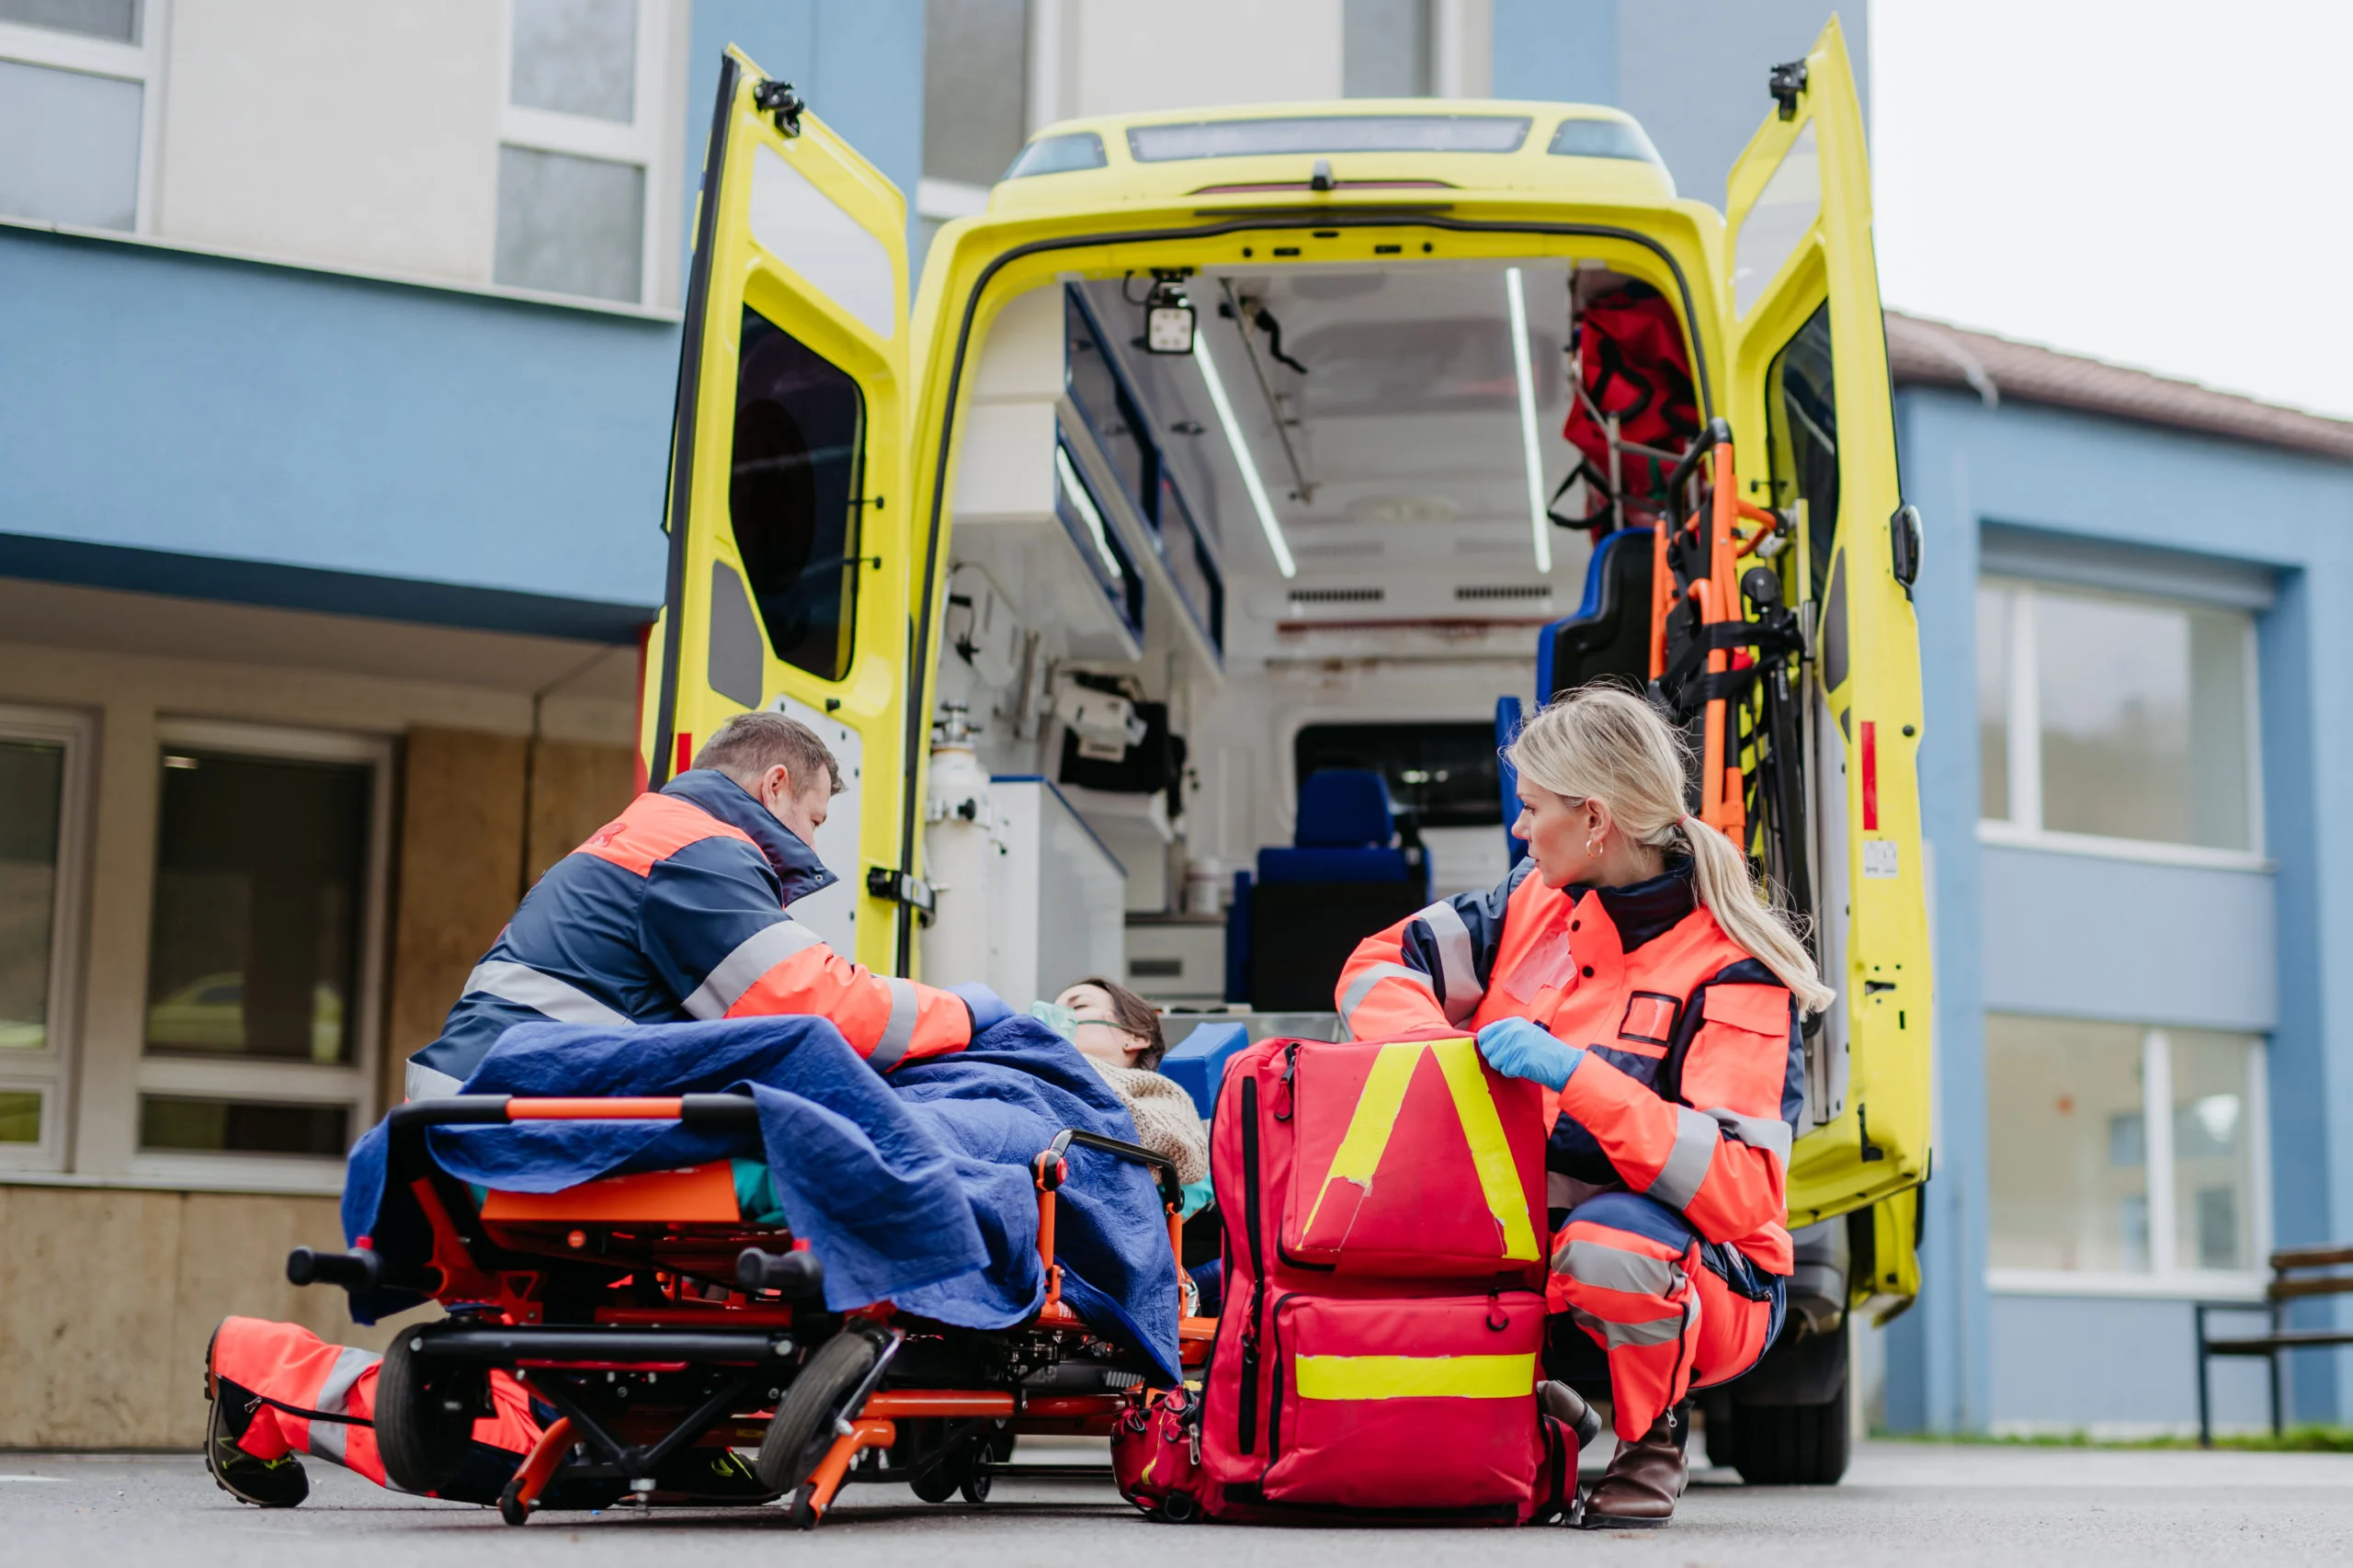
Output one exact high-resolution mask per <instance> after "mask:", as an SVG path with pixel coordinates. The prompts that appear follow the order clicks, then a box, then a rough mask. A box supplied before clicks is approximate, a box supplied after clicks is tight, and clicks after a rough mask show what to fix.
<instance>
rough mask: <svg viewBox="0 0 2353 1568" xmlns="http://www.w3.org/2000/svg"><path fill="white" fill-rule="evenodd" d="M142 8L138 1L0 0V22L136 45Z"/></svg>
mask: <svg viewBox="0 0 2353 1568" xmlns="http://www.w3.org/2000/svg"><path fill="white" fill-rule="evenodd" d="M143 8H144V7H142V6H141V5H140V0H0V22H21V23H22V24H24V25H25V26H26V27H28V28H54V29H55V30H57V31H59V32H62V33H85V34H87V35H88V36H89V37H91V38H103V39H111V40H114V41H115V42H117V43H137V42H138V41H139V21H140V16H139V14H140V12H141V11H142V9H143Z"/></svg>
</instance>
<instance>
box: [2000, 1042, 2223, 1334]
mask: <svg viewBox="0 0 2353 1568" xmlns="http://www.w3.org/2000/svg"><path fill="white" fill-rule="evenodd" d="M1985 1085H1986V1100H1987V1116H1986V1123H1987V1133H1986V1167H1985V1168H1986V1173H1987V1186H1988V1189H1989V1190H1988V1196H1989V1198H1990V1199H1991V1212H1990V1216H1989V1221H1988V1240H1987V1261H1988V1263H1989V1264H1990V1266H1991V1267H1993V1269H1994V1270H1995V1272H1996V1279H1995V1283H1996V1284H1997V1285H1999V1284H2031V1283H2035V1282H2037V1281H2039V1280H2040V1279H2043V1278H2050V1277H2053V1276H2064V1277H2067V1278H2071V1279H2080V1278H2081V1277H2086V1276H2090V1277H2100V1276H2107V1277H2112V1278H2115V1279H2116V1280H2117V1281H2118V1282H2119V1283H2120V1284H2122V1285H2125V1286H2127V1287H2128V1288H2129V1287H2132V1286H2140V1287H2144V1288H2145V1287H2147V1286H2149V1285H2152V1284H2155V1285H2159V1286H2162V1285H2163V1283H2164V1282H2165V1280H2167V1279H2172V1278H2182V1279H2183V1281H2184V1283H2186V1284H2188V1285H2192V1286H2194V1285H2195V1283H2196V1281H2195V1280H2194V1279H2193V1278H2188V1277H2195V1276H2200V1275H2213V1274H2237V1275H2250V1274H2252V1273H2253V1272H2254V1271H2255V1270H2256V1268H2257V1267H2258V1266H2259V1264H2260V1261H2261V1259H2262V1257H2263V1256H2264V1254H2265V1251H2266V1249H2267V1247H2268V1235H2267V1232H2268V1229H2269V1222H2268V1212H2267V1208H2268V1206H2267V1203H2266V1201H2265V1192H2264V1187H2263V1181H2264V1166H2265V1159H2266V1155H2265V1143H2266V1132H2267V1127H2266V1117H2265V1114H2264V1103H2265V1096H2264V1046H2263V1041H2262V1040H2260V1039H2259V1038H2257V1037H2256V1036H2252V1035H2237V1034H2218V1033H2213V1032H2211V1031H2207V1030H2200V1029H2177V1028H2144V1027H2143V1026H2141V1025H2138V1024H2122V1023H2099V1022H2087V1021H2083V1020H2075V1019H2060V1018H2036V1017H2018V1016H2015V1015H2009V1014H1998V1013H1997V1014H1992V1015H1989V1016H1988V1017H1986V1019H1985ZM2091 1282H2092V1283H2097V1278H2094V1279H2093V1280H2092V1281H2091Z"/></svg>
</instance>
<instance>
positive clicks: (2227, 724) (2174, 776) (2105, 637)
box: [2034, 589, 2250, 849]
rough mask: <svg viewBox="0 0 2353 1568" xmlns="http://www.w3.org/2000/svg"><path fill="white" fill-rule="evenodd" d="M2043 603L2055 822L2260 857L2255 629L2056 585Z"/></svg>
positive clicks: (2046, 808) (2050, 815) (2051, 823)
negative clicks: (2250, 671)
mask: <svg viewBox="0 0 2353 1568" xmlns="http://www.w3.org/2000/svg"><path fill="white" fill-rule="evenodd" d="M2034 603H2035V633H2036V644H2037V647H2036V656H2037V660H2038V663H2039V666H2040V667H2039V669H2038V671H2037V683H2036V684H2037V687H2038V689H2039V690H2040V694H2041V706H2042V821H2043V825H2044V826H2046V827H2049V828H2051V829H2052V830H2053V831H2057V832H2065V833H2091V834H2101V835H2108V836H2110V837H2116V838H2143V839H2154V840H2156V841H2158V842H2160V843H2165V844H2199V845H2206V846H2211V847H2214V848H2218V849H2244V848H2246V847H2248V846H2249V826H2250V824H2249V820H2248V817H2249V813H2248V811H2247V756H2246V717H2247V716H2246V669H2245V648H2246V641H2247V639H2246V625H2247V622H2246V619H2245V617H2244V616H2239V615H2234V614H2232V613H2230V612H2229V611H2225V610H2210V609H2202V608H2191V607H2188V606H2182V605H2166V604H2157V603H2152V602H2148V601H2143V600H2134V599H2122V598H2103V597H2093V596H2090V595H2077V594H2065V593H2055V592H2052V591H2051V590H2048V589H2043V590H2039V591H2038V592H2037V593H2036V595H2035V599H2034Z"/></svg>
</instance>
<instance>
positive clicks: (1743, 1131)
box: [1338, 859, 1805, 1274]
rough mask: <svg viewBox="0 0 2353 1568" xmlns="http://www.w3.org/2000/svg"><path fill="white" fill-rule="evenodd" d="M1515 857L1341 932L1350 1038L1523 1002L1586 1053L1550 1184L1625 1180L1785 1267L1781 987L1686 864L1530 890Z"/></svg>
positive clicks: (1476, 1015)
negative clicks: (1380, 922) (1510, 865)
mask: <svg viewBox="0 0 2353 1568" xmlns="http://www.w3.org/2000/svg"><path fill="white" fill-rule="evenodd" d="M1533 872H1534V862H1532V861H1529V860H1525V859H1523V860H1522V861H1520V863H1519V864H1518V866H1517V867H1515V868H1514V869H1513V870H1512V874H1511V875H1510V876H1509V877H1507V878H1506V879H1505V881H1503V882H1502V884H1501V885H1499V886H1497V887H1495V889H1493V890H1491V891H1489V892H1483V893H1462V894H1459V895H1457V896H1456V897H1454V898H1451V899H1442V900H1440V901H1439V902H1438V903H1433V904H1431V905H1430V906H1429V907H1428V908H1427V909H1424V910H1422V911H1420V912H1419V913H1418V914H1415V915H1409V916H1408V917H1406V918H1405V919H1404V920H1401V921H1399V922H1398V923H1397V924H1396V925H1394V926H1390V927H1389V928H1388V929H1386V930H1384V931H1381V932H1378V933H1376V934H1375V935H1373V936H1370V937H1366V938H1365V939H1364V941H1363V942H1361V943H1360V944H1358V948H1357V950H1356V952H1355V953H1354V954H1353V955H1351V956H1350V958H1349V960H1348V961H1347V966H1346V967H1345V968H1343V969H1342V970H1341V971H1340V983H1339V990H1338V1001H1339V1009H1340V1015H1341V1017H1342V1019H1343V1020H1344V1021H1345V1022H1346V1023H1347V1027H1348V1029H1349V1031H1350V1032H1351V1033H1352V1034H1353V1035H1354V1036H1355V1037H1356V1038H1357V1039H1359V1040H1364V1039H1388V1038H1392V1037H1396V1036H1409V1035H1414V1034H1428V1035H1445V1034H1461V1033H1466V1032H1475V1031H1476V1030H1478V1029H1479V1028H1482V1027H1483V1026H1484V1025H1487V1024H1490V1023H1493V1022H1495V1020H1496V1019H1498V1018H1513V1017H1517V1018H1526V1019H1529V1021H1530V1022H1533V1023H1536V1024H1539V1025H1540V1026H1542V1027H1543V1028H1546V1029H1548V1030H1550V1031H1551V1032H1552V1035H1553V1036H1554V1037H1555V1038H1557V1039H1559V1040H1562V1041H1563V1042H1564V1043H1566V1044H1569V1045H1574V1046H1582V1047H1584V1048H1585V1051H1586V1056H1585V1058H1584V1060H1583V1061H1582V1062H1579V1063H1578V1065H1577V1068H1576V1070H1575V1071H1574V1073H1572V1074H1570V1075H1569V1081H1568V1085H1567V1087H1566V1088H1564V1089H1563V1091H1562V1092H1561V1095H1560V1108H1559V1114H1558V1118H1557V1119H1556V1120H1555V1121H1554V1122H1553V1124H1552V1136H1551V1139H1550V1142H1548V1144H1547V1146H1546V1151H1545V1165H1546V1168H1547V1170H1548V1172H1549V1173H1551V1174H1552V1176H1553V1178H1554V1180H1553V1187H1554V1189H1555V1191H1556V1192H1559V1191H1566V1192H1567V1193H1569V1194H1572V1195H1574V1198H1573V1199H1572V1202H1571V1203H1563V1204H1558V1205H1556V1206H1558V1207H1571V1206H1573V1203H1574V1201H1575V1200H1580V1199H1582V1198H1583V1197H1585V1196H1590V1195H1591V1194H1592V1193H1594V1192H1597V1191H1608V1190H1613V1189H1617V1188H1621V1187H1622V1188H1624V1189H1627V1190H1631V1191H1633V1192H1638V1193H1642V1194H1643V1195H1644V1196H1645V1197H1648V1198H1652V1199H1656V1200H1657V1201H1659V1202H1661V1203H1663V1204H1665V1205H1666V1206H1667V1207H1668V1208H1669V1209H1672V1210H1676V1211H1677V1213H1679V1214H1681V1215H1682V1216H1683V1218H1684V1220H1685V1221H1687V1222H1688V1223H1689V1225H1690V1226H1691V1228H1692V1229H1693V1230H1695V1231H1697V1232H1698V1233H1699V1235H1700V1236H1701V1237H1702V1238H1704V1239H1705V1240H1707V1241H1710V1242H1713V1243H1717V1244H1722V1245H1729V1246H1732V1247H1733V1248H1735V1249H1737V1250H1738V1251H1739V1252H1740V1253H1741V1254H1742V1255H1743V1256H1745V1257H1746V1258H1747V1259H1748V1260H1749V1261H1751V1262H1752V1263H1754V1264H1756V1266H1757V1267H1759V1268H1762V1269H1764V1270H1766V1271H1768V1272H1769V1273H1773V1274H1787V1273H1788V1272H1789V1271H1790V1234H1789V1232H1788V1230H1787V1229H1786V1228H1785V1225H1784V1221H1785V1220H1786V1218H1787V1210H1786V1208H1785V1202H1784V1196H1783V1195H1784V1191H1785V1188H1786V1186H1787V1182H1788V1176H1789V1158H1790V1143H1791V1142H1792V1141H1793V1139H1794V1138H1795V1136H1796V1131H1797V1121H1798V1116H1799V1113H1800V1111H1801V1109H1802V1107H1803V1103H1804V1085H1805V1076H1804V1045H1803V1037H1802V1035H1801V1034H1800V1032H1799V1028H1798V1020H1797V1009H1796V1007H1795V1006H1794V1005H1793V1003H1792V1001H1791V998H1790V992H1789V988H1788V987H1786V986H1784V985H1783V984H1782V983H1780V981H1779V979H1777V978H1776V977H1775V976H1774V974H1773V972H1772V971H1770V970H1768V969H1767V968H1766V967H1765V966H1764V965H1763V964H1762V963H1760V962H1758V961H1757V960H1756V959H1754V958H1752V957H1750V956H1749V954H1748V953H1747V952H1746V950H1745V949H1742V948H1741V947H1740V946H1739V945H1738V944H1736V943H1734V942H1733V939H1732V938H1731V937H1728V936H1726V935H1725V934H1724V930H1723V928H1722V926H1719V925H1717V924H1716V919H1715V916H1714V915H1711V914H1710V913H1709V912H1708V911H1707V910H1706V909H1705V908H1702V907H1700V906H1699V903H1698V901H1697V899H1696V897H1695V896H1694V893H1693V889H1692V882H1691V872H1690V869H1689V867H1688V865H1685V866H1680V867H1677V868H1674V869H1670V870H1668V871H1667V872H1666V873H1665V875H1664V876H1660V877H1655V878H1653V879H1652V880H1650V881H1645V882H1640V883H1636V884H1634V885H1633V886H1631V887H1625V888H1599V889H1596V888H1586V887H1580V886H1571V887H1566V888H1549V887H1546V886H1545V885H1544V881H1543V879H1542V878H1540V877H1538V876H1536V875H1534V874H1533Z"/></svg>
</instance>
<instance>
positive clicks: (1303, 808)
mask: <svg viewBox="0 0 2353 1568" xmlns="http://www.w3.org/2000/svg"><path fill="white" fill-rule="evenodd" d="M1396 836H1397V823H1396V819H1395V818H1394V817H1392V815H1391V814H1390V811H1389V786H1388V784H1387V783H1386V782H1385V781H1384V780H1383V779H1382V778H1381V775H1380V774H1378V773H1375V772H1373V771H1372V770H1371V769H1370V768H1343V767H1334V768H1326V769H1325V770H1324V771H1323V772H1321V773H1311V774H1309V775H1308V776H1307V778H1304V779H1303V780H1302V781H1301V783H1300V786H1299V825H1298V827H1297V828H1296V829H1294V830H1293V832H1292V834H1291V846H1290V848H1287V849H1286V848H1283V847H1280V846H1267V847H1266V848H1264V849H1261V850H1259V851H1258V881H1259V883H1260V885H1262V886H1263V885H1265V884H1266V883H1268V882H1402V881H1407V880H1408V879H1409V878H1411V877H1412V876H1413V875H1414V868H1413V866H1412V865H1411V863H1410V862H1409V861H1408V860H1407V859H1406V857H1405V852H1404V850H1403V849H1399V848H1392V846H1391V845H1392V840H1393V839H1395V837H1396Z"/></svg>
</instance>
